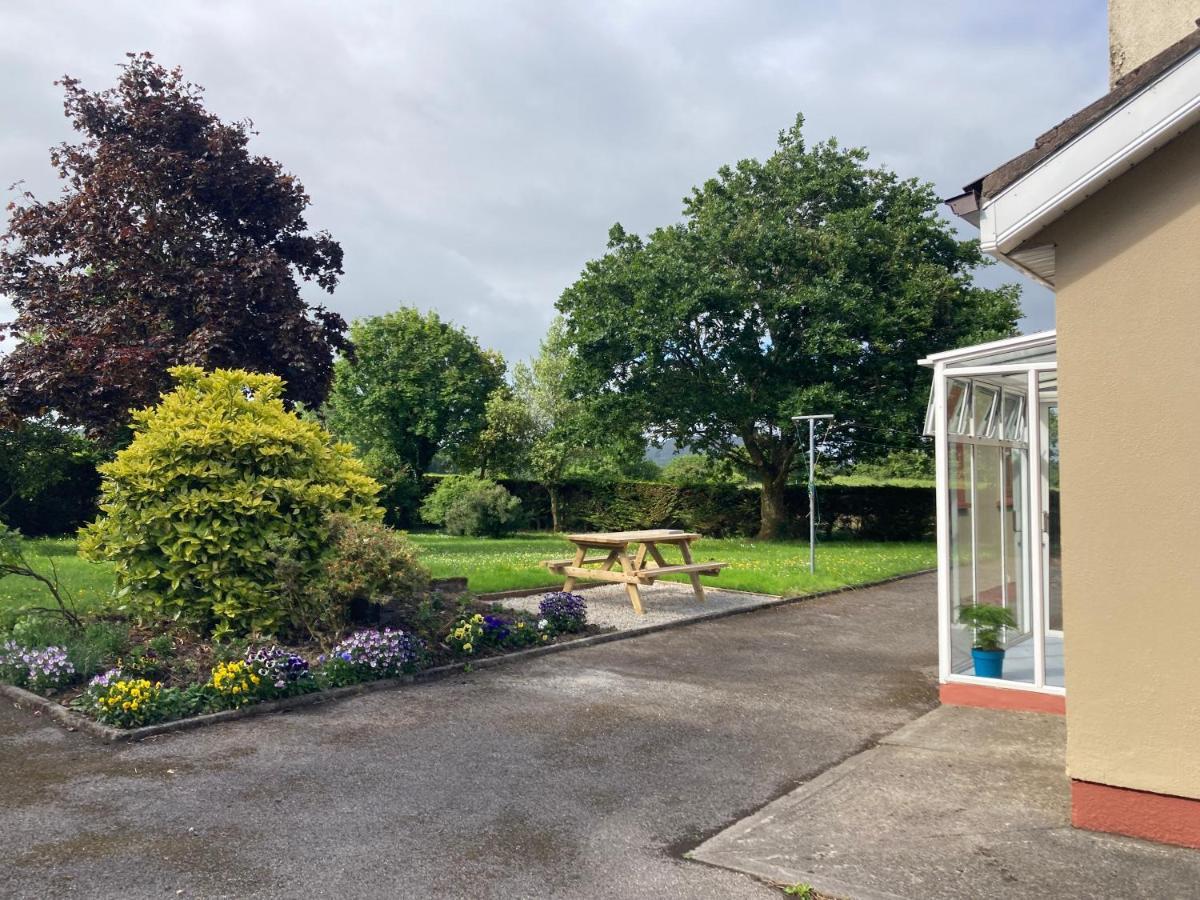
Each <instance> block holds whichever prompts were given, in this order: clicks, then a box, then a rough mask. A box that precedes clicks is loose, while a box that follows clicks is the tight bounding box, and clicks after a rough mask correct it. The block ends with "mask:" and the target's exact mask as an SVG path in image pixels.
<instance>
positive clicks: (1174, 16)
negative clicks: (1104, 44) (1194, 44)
mask: <svg viewBox="0 0 1200 900" xmlns="http://www.w3.org/2000/svg"><path fill="white" fill-rule="evenodd" d="M1197 19H1200V0H1108V58H1109V82H1110V83H1112V82H1115V81H1116V80H1117V79H1118V78H1120V77H1121V76H1122V75H1124V74H1125V73H1126V72H1128V71H1129V70H1130V69H1136V68H1137V67H1138V66H1140V65H1141V64H1142V63H1144V62H1145V61H1146V60H1148V59H1149V58H1150V57H1152V56H1154V54H1156V53H1158V52H1159V51H1160V50H1165V49H1166V48H1167V47H1169V46H1171V45H1172V44H1173V43H1175V42H1176V41H1177V40H1179V39H1180V38H1182V37H1184V36H1185V35H1187V34H1188V33H1189V32H1190V31H1192V30H1193V29H1194V28H1195V27H1196V20H1197Z"/></svg>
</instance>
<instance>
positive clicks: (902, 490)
mask: <svg viewBox="0 0 1200 900" xmlns="http://www.w3.org/2000/svg"><path fill="white" fill-rule="evenodd" d="M440 477H441V476H438V475H427V476H426V477H425V492H428V491H429V490H432V486H433V485H434V484H435V483H436V482H437V479H438V478H440ZM499 481H500V483H501V484H503V485H504V486H505V487H506V488H508V490H510V491H511V492H512V493H513V494H515V495H516V496H517V497H518V498H520V500H521V512H522V515H523V516H524V525H525V527H527V528H531V529H536V530H547V529H549V528H550V497H549V495H548V494H547V492H546V489H545V487H543V486H542V485H541V483H540V482H537V481H530V480H527V479H518V478H502V479H499ZM787 499H788V504H789V508H790V509H791V510H792V511H793V514H794V515H793V520H792V531H793V532H795V533H796V534H807V531H808V492H807V489H806V488H805V487H804V486H802V485H798V486H795V487H792V488H789V489H788V498H787ZM817 499H818V510H817V526H818V528H820V529H821V531H822V533H823V534H825V535H826V536H828V535H830V534H833V533H839V534H846V535H852V536H854V537H861V538H870V539H874V540H922V539H926V538H930V537H932V536H933V533H934V497H933V489H932V488H910V487H890V486H887V487H884V486H848V487H843V486H832V485H831V486H826V487H820V488H818V493H817ZM759 503H760V494H759V490H758V489H757V488H750V487H744V486H739V485H729V484H672V483H668V482H662V481H606V480H601V479H583V478H581V479H573V480H571V481H568V482H567V483H566V484H564V485H563V486H562V488H561V489H560V492H559V518H560V522H559V527H560V528H562V529H563V530H564V531H623V530H627V529H634V528H683V529H686V530H688V531H697V532H699V533H701V534H705V535H709V536H711V537H735V536H747V537H748V536H752V535H754V534H757V533H758V526H759ZM390 512H391V515H390V516H389V519H390V520H392V521H393V522H394V523H395V524H396V525H397V526H398V527H405V526H408V525H410V524H415V518H414V515H413V513H412V511H411V510H407V509H393V510H391V511H390Z"/></svg>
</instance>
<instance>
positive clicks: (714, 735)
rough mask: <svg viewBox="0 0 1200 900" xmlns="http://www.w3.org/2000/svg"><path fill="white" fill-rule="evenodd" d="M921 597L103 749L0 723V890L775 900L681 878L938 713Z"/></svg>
mask: <svg viewBox="0 0 1200 900" xmlns="http://www.w3.org/2000/svg"><path fill="white" fill-rule="evenodd" d="M934 595H935V589H934V579H933V576H931V575H924V576H918V577H916V578H912V579H907V580H903V581H898V582H893V583H891V584H888V585H883V586H880V587H876V588H870V589H865V590H861V591H854V592H849V593H843V594H839V595H834V596H830V597H825V598H818V599H815V600H810V601H805V602H802V603H798V604H795V605H791V606H785V607H780V608H776V609H772V610H763V611H759V612H752V613H746V614H744V615H737V616H733V617H730V618H726V619H721V620H719V621H713V622H707V623H700V624H694V625H689V626H686V627H682V628H679V629H676V630H672V631H665V632H659V633H655V634H649V635H645V636H641V637H636V638H632V639H630V640H625V641H619V642H614V643H609V644H603V645H599V646H595V647H590V648H586V649H581V650H577V651H570V652H566V653H560V654H555V655H551V656H546V657H542V658H538V659H533V660H530V661H528V662H522V663H517V664H514V665H512V666H510V667H504V668H500V669H493V670H483V671H480V672H478V673H474V674H470V675H464V676H461V677H458V678H456V679H453V680H446V681H441V682H435V683H429V684H423V685H415V686H412V687H408V688H405V689H402V690H397V691H387V692H380V693H375V694H369V695H365V696H361V697H356V698H353V699H350V700H347V701H342V702H337V703H331V704H328V705H320V706H316V707H308V708H306V709H304V710H297V711H294V712H290V713H286V714H280V715H272V716H266V717H262V718H257V719H254V718H252V719H246V720H241V721H237V722H232V723H227V724H223V725H219V726H215V727H211V728H207V729H201V730H198V731H193V732H188V733H182V734H178V735H170V736H165V737H162V738H159V739H157V740H153V741H147V742H145V743H142V744H136V745H130V746H118V747H108V746H103V745H101V744H99V743H97V742H95V741H93V740H92V739H90V738H88V737H86V736H84V735H79V734H72V733H68V732H65V731H63V730H62V729H61V728H59V727H58V726H55V725H52V724H48V723H43V722H41V721H40V720H39V719H35V718H34V717H33V716H32V715H31V714H29V713H28V712H25V711H21V710H14V709H12V708H11V707H10V706H8V705H7V704H6V705H5V706H4V707H3V708H0V835H2V836H3V843H4V867H3V875H2V876H0V893H3V894H4V895H6V896H17V897H60V896H64V895H72V894H74V895H78V896H86V897H122V898H132V897H150V896H158V897H161V896H184V897H189V896H194V897H201V896H202V897H210V896H231V897H250V896H264V897H298V896H305V897H472V898H476V897H505V898H511V897H681V898H682V897H687V898H701V897H719V898H729V897H760V896H761V897H771V896H778V895H777V894H775V893H774V892H773V891H771V890H770V889H768V888H767V887H765V886H764V885H762V884H760V883H758V882H755V881H752V880H751V879H749V878H748V877H746V876H743V875H739V874H736V873H733V872H727V871H723V870H720V869H715V868H711V867H708V866H705V865H702V864H700V863H696V862H691V861H686V860H684V859H683V858H682V857H683V854H684V853H685V852H686V851H688V850H690V849H691V848H693V847H694V846H696V845H697V844H698V843H699V842H700V841H701V840H702V839H703V838H705V837H707V836H709V835H711V834H713V833H715V832H717V831H718V830H720V829H722V828H723V827H725V826H726V825H729V824H730V823H732V822H733V821H735V820H737V819H739V818H740V817H742V816H744V815H746V814H747V813H749V812H750V811H752V810H754V809H756V808H758V807H760V806H762V805H763V804H765V803H767V802H768V801H770V800H772V799H774V798H775V797H778V796H780V795H781V794H783V793H784V792H787V791H789V790H791V789H793V788H794V787H796V786H797V785H798V784H800V783H802V782H804V781H807V780H808V779H810V778H812V777H814V776H815V775H817V774H818V773H820V772H822V771H824V770H825V769H828V768H829V767H831V766H833V765H835V764H836V763H838V762H839V761H841V760H843V759H845V758H846V757H848V756H850V755H852V754H854V753H856V752H857V751H859V750H861V749H863V748H864V747H865V746H867V745H869V744H871V743H872V742H873V741H875V740H876V739H878V738H880V737H882V736H884V735H886V734H888V733H890V732H892V731H894V730H895V729H897V728H898V727H900V726H901V725H903V724H905V723H906V722H908V721H910V720H912V719H914V718H916V717H917V716H919V715H921V714H922V713H924V712H926V711H928V710H929V709H931V708H932V707H933V706H934V705H935V689H934V671H935V662H936V636H935V620H934V603H933V597H934Z"/></svg>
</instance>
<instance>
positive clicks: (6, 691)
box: [0, 569, 937, 744]
mask: <svg viewBox="0 0 1200 900" xmlns="http://www.w3.org/2000/svg"><path fill="white" fill-rule="evenodd" d="M936 571H937V570H936V569H922V570H920V571H919V572H908V573H905V574H903V575H892V576H890V577H888V578H881V579H879V580H878V581H869V582H864V583H862V584H854V585H846V586H845V587H840V588H832V589H830V590H827V591H818V592H817V593H813V594H798V595H795V596H785V597H777V596H772V595H770V594H758V595H756V596H760V597H769V598H770V599H768V600H764V601H763V602H762V603H756V604H754V605H753V606H739V607H735V608H733V609H719V610H713V611H712V612H708V613H702V614H701V615H698V616H693V617H691V618H687V619H675V620H673V621H670V622H659V623H657V624H654V625H645V626H642V627H640V628H629V629H626V630H624V631H617V630H614V631H607V632H604V633H602V634H592V635H588V636H586V637H581V638H574V639H572V640H568V641H563V642H561V643H557V644H548V645H546V646H544V647H530V648H529V649H526V650H517V651H515V652H513V653H504V654H501V655H500V656H487V657H483V658H481V659H477V660H464V661H463V662H454V663H448V664H447V665H444V666H435V667H434V668H432V669H426V670H425V671H423V672H417V673H416V674H413V675H405V676H402V677H400V678H384V679H380V680H379V681H366V682H363V683H361V684H351V685H347V686H345V687H339V688H331V689H329V690H325V691H314V692H313V693H311V694H300V695H298V696H295V697H283V698H281V699H279V700H266V701H263V702H262V703H255V704H251V705H250V706H243V707H240V708H239V709H223V710H220V711H219V712H214V713H204V714H203V715H199V716H189V717H187V718H185V719H175V720H173V721H171V722H159V723H157V724H155V725H143V726H141V727H140V728H114V727H113V726H111V725H104V724H102V723H100V722H97V721H96V720H95V719H91V718H88V717H87V716H85V715H84V714H83V713H80V712H76V711H75V710H73V709H71V708H69V707H66V706H63V705H62V704H61V703H58V702H56V701H54V700H51V699H50V698H48V697H43V696H41V695H40V694H35V693H33V692H32V691H27V690H25V689H24V688H20V687H17V686H16V685H13V684H0V696H3V697H7V698H8V699H9V700H11V701H12V702H13V705H15V706H16V707H17V708H24V707H30V708H33V709H35V710H37V711H38V714H41V713H45V714H47V715H48V716H49V717H50V718H52V719H54V720H55V721H56V722H57V723H59V724H60V725H63V726H65V727H66V729H67V730H68V731H82V732H84V733H85V734H88V735H90V736H91V737H94V738H98V739H99V740H101V741H103V742H104V743H106V744H123V743H130V742H133V741H142V740H145V739H146V738H150V737H156V736H158V735H160V734H169V733H171V732H176V731H191V730H192V729H195V728H203V727H204V726H206V725H216V724H218V723H220V722H230V721H234V720H236V719H245V718H250V717H252V716H261V715H267V714H269V713H274V712H283V711H285V710H289V709H296V708H299V707H304V706H313V705H315V704H318V703H327V702H330V701H334V700H341V699H342V698H344V697H356V696H359V695H361V694H372V693H375V692H376V691H386V690H391V689H393V688H399V687H403V686H405V685H410V684H416V683H419V682H422V681H436V680H438V679H440V678H445V677H448V676H451V675H455V674H458V673H461V672H464V671H466V669H467V667H468V666H469V667H470V668H471V669H472V670H474V669H490V668H494V667H496V666H503V665H508V664H510V663H514V662H519V661H521V660H525V659H532V658H534V657H538V656H547V655H549V654H551V653H561V652H563V651H566V650H577V649H581V648H584V647H594V646H596V645H598V644H607V643H610V642H612V641H623V640H629V639H630V638H636V637H641V636H642V635H645V634H654V633H656V632H659V631H669V630H672V629H675V628H683V627H686V626H688V625H694V624H696V623H698V622H711V621H713V620H715V619H724V618H728V617H729V616H739V615H744V614H745V613H752V612H758V611H760V610H764V609H774V608H776V607H780V606H790V605H792V604H794V603H801V602H804V601H806V600H816V599H819V598H821V597H831V596H834V595H836V594H844V593H847V592H849V591H858V590H864V589H866V588H872V587H878V586H879V585H883V584H891V583H892V582H895V581H904V580H905V579H908V578H917V577H919V576H921V575H928V574H929V573H930V572H936ZM598 586H599V585H591V587H598ZM581 589H583V590H586V588H581ZM544 592H545V589H544V588H536V589H532V590H530V591H529V593H528V594H525V596H528V595H529V594H534V593H544ZM725 592H726V593H737V594H748V593H752V592H751V591H737V590H733V589H728V590H726V591H725ZM502 593H504V594H505V595H507V596H518V593H517V592H508V591H506V592H502ZM492 597H493V598H494V599H497V600H498V599H503V598H501V597H496V596H495V595H492ZM481 599H482V598H481Z"/></svg>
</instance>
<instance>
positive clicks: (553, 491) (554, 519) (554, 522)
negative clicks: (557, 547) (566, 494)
mask: <svg viewBox="0 0 1200 900" xmlns="http://www.w3.org/2000/svg"><path fill="white" fill-rule="evenodd" d="M546 492H547V493H548V494H550V530H551V531H554V532H557V531H558V488H557V487H556V486H555V485H552V484H548V485H546Z"/></svg>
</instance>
